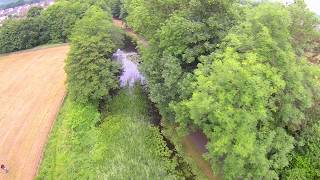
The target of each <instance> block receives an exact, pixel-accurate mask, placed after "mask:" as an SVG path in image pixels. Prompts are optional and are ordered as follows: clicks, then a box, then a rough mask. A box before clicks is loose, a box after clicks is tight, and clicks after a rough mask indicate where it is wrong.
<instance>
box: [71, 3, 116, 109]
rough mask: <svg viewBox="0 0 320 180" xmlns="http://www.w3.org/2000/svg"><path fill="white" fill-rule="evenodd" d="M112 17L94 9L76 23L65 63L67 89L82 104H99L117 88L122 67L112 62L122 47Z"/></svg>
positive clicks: (94, 7) (96, 8)
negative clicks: (118, 42) (113, 56)
mask: <svg viewBox="0 0 320 180" xmlns="http://www.w3.org/2000/svg"><path fill="white" fill-rule="evenodd" d="M115 33H119V32H117V31H115V30H114V28H113V26H112V21H111V17H109V16H108V15H107V14H106V13H105V12H104V11H103V10H101V9H100V8H98V7H96V6H93V7H91V8H90V9H89V10H88V11H87V12H86V13H85V16H84V17H83V18H82V19H81V20H80V21H79V22H78V23H77V24H76V26H75V28H74V29H73V34H72V36H71V50H70V53H69V57H68V59H67V62H66V63H67V64H66V72H67V74H68V77H67V82H68V90H69V94H70V96H71V98H72V99H73V100H76V101H79V102H84V103H85V102H88V101H97V100H99V99H101V98H102V97H104V96H107V95H108V93H109V91H110V90H112V89H115V88H117V87H118V81H117V79H118V77H117V74H118V72H119V65H118V64H117V63H116V62H114V61H112V60H111V57H112V53H113V52H115V50H116V49H117V48H118V46H119V44H116V43H115V40H114V39H113V37H114V35H113V34H115Z"/></svg>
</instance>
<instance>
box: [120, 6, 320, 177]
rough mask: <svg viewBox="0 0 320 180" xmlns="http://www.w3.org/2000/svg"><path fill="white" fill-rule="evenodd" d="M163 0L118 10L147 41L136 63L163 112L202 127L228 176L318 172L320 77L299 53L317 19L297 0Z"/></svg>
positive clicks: (214, 164)
mask: <svg viewBox="0 0 320 180" xmlns="http://www.w3.org/2000/svg"><path fill="white" fill-rule="evenodd" d="M157 3H158V4H157ZM161 3H164V4H161ZM170 3H175V4H171V5H170V8H167V5H169V4H170ZM170 3H168V2H165V1H156V0H155V1H153V2H152V3H150V4H152V5H150V7H149V5H148V3H146V2H145V1H143V0H128V1H126V2H125V6H124V7H125V8H126V10H127V13H128V17H127V19H126V20H127V22H128V25H129V26H131V27H132V28H133V29H134V30H135V31H137V32H139V33H141V34H142V35H144V36H145V37H147V38H148V39H149V46H148V47H147V48H146V49H142V51H141V52H142V55H143V64H142V65H143V71H144V73H145V75H146V77H147V81H148V87H149V90H150V98H151V100H152V101H153V102H155V103H157V106H158V107H159V109H160V112H161V114H162V115H163V116H164V117H165V118H166V119H169V120H172V121H174V120H175V121H177V122H179V124H180V127H189V126H194V127H200V128H201V129H202V130H203V131H204V133H205V134H206V135H207V137H208V138H209V142H208V145H207V147H208V150H209V153H208V154H207V158H208V159H209V160H210V162H211V163H212V167H213V170H214V171H215V172H219V170H223V174H224V177H225V178H226V179H236V178H245V179H246V178H248V179H257V178H261V177H264V178H266V179H278V178H280V177H288V178H297V179H302V178H304V179H309V178H311V179H317V178H319V164H318V163H317V159H318V158H319V157H318V155H317V154H318V153H319V145H318V144H317V143H318V140H319V137H318V134H317V133H316V132H317V131H318V127H319V125H317V124H318V121H319V119H318V118H317V117H319V111H317V109H319V97H320V96H319V89H320V86H319V85H320V83H319V78H320V73H319V67H318V66H317V65H310V64H309V63H308V62H307V61H306V58H304V52H305V51H306V50H307V49H308V48H310V45H312V42H313V41H314V40H315V39H316V38H317V37H318V35H319V32H317V31H316V29H315V28H316V26H317V25H318V24H319V18H317V17H316V16H315V15H314V14H313V13H311V12H310V11H309V10H307V8H306V5H305V4H304V2H303V1H297V2H296V3H294V4H292V5H290V6H287V7H284V6H283V5H280V4H277V3H268V2H265V3H252V4H250V3H249V4H246V3H244V2H242V4H241V5H240V4H238V3H237V1H219V0H215V1H206V0H201V1H193V0H190V1H184V3H182V1H170ZM153 5H154V6H153ZM157 5H159V6H157ZM155 7H156V8H155ZM171 7H172V9H171ZM145 26H147V27H150V28H147V29H146V28H144V27H145Z"/></svg>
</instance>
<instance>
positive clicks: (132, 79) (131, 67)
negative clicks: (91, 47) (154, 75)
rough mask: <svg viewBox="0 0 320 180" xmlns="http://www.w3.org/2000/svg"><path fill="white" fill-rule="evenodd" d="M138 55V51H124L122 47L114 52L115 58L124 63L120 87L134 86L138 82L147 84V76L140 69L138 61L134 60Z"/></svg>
mask: <svg viewBox="0 0 320 180" xmlns="http://www.w3.org/2000/svg"><path fill="white" fill-rule="evenodd" d="M137 56H138V54H137V53H136V52H124V51H122V50H120V49H118V50H117V52H116V53H114V54H113V57H114V59H115V60H117V61H118V62H119V63H120V64H121V65H122V73H121V75H120V87H126V86H129V87H133V86H134V85H135V84H136V83H140V84H141V85H144V84H145V78H144V77H143V75H142V74H141V73H140V71H139V69H138V62H134V57H137Z"/></svg>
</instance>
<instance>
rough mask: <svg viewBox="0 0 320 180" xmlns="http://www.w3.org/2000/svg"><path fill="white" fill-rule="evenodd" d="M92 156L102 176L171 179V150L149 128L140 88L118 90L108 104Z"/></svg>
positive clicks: (156, 130) (159, 136)
mask: <svg viewBox="0 0 320 180" xmlns="http://www.w3.org/2000/svg"><path fill="white" fill-rule="evenodd" d="M108 107H109V111H108V113H107V118H106V119H105V122H104V123H103V124H102V125H101V130H100V133H99V138H98V143H97V145H96V146H95V149H96V150H95V152H97V153H96V155H95V156H94V159H95V160H97V162H98V163H99V173H98V174H100V177H103V178H106V179H131V178H133V179H152V178H154V177H157V178H160V179H175V178H176V177H177V173H176V172H175V167H176V166H177V164H176V161H175V160H174V159H170V156H171V151H170V150H169V149H168V148H167V147H166V144H165V142H164V140H163V138H162V136H161V135H160V133H159V129H158V128H157V127H152V126H151V124H150V117H149V115H148V106H147V98H146V97H145V95H144V94H143V92H142V89H141V88H140V87H136V88H134V89H129V88H126V89H124V90H121V91H120V92H119V94H118V95H117V96H115V97H114V98H113V99H112V101H111V103H110V104H108Z"/></svg>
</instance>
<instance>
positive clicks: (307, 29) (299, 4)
mask: <svg viewBox="0 0 320 180" xmlns="http://www.w3.org/2000/svg"><path fill="white" fill-rule="evenodd" d="M288 10H289V12H290V16H291V19H292V23H291V26H290V33H291V35H292V45H293V48H294V49H295V51H296V54H297V55H298V56H302V55H303V54H304V52H305V51H306V50H308V49H310V48H313V47H312V46H313V45H314V44H313V43H312V42H313V41H314V40H315V39H317V38H319V37H320V33H319V32H318V31H317V29H316V27H317V25H319V24H320V20H319V17H317V15H316V14H315V13H313V12H311V11H310V10H309V9H308V7H307V5H306V4H305V2H304V0H296V1H295V3H293V4H292V5H290V6H289V7H288Z"/></svg>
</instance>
